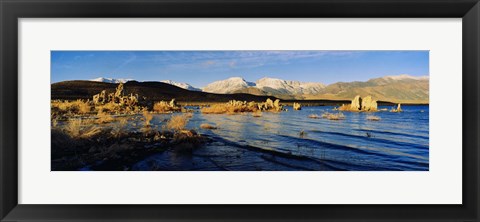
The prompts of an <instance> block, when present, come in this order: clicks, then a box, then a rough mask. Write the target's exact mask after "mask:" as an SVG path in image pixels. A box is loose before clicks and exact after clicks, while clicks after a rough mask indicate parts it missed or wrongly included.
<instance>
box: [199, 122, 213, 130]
mask: <svg viewBox="0 0 480 222" xmlns="http://www.w3.org/2000/svg"><path fill="white" fill-rule="evenodd" d="M200 128H202V129H217V127H216V126H212V125H210V124H208V123H202V125H200Z"/></svg>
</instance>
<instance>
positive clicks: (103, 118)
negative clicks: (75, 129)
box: [97, 110, 114, 124]
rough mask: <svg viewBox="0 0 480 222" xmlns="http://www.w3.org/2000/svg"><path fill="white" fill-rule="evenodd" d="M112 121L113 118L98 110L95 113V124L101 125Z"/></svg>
mask: <svg viewBox="0 0 480 222" xmlns="http://www.w3.org/2000/svg"><path fill="white" fill-rule="evenodd" d="M113 120H114V119H113V117H112V116H111V115H110V114H108V113H105V112H103V111H102V110H99V111H98V113H97V123H99V124H103V123H109V122H112V121H113Z"/></svg>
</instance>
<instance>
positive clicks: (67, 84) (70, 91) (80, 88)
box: [51, 80, 392, 105]
mask: <svg viewBox="0 0 480 222" xmlns="http://www.w3.org/2000/svg"><path fill="white" fill-rule="evenodd" d="M117 86H118V84H115V83H105V82H94V81H84V80H74V81H64V82H58V83H53V84H52V85H51V99H52V100H55V99H62V100H76V99H92V97H93V95H95V94H97V93H100V92H101V91H102V90H107V93H113V92H115V89H116V88H117ZM124 90H125V93H126V94H130V93H133V94H138V95H139V96H144V97H146V98H147V100H149V101H160V100H164V101H169V100H171V99H176V100H177V101H178V102H202V103H203V102H228V101H229V100H240V101H256V102H263V101H265V100H266V99H267V98H270V99H272V100H275V99H276V97H273V96H257V95H251V94H246V93H234V94H215V93H207V92H199V91H190V90H186V89H183V88H180V87H177V86H174V85H170V84H167V83H162V82H137V81H130V82H127V83H125V84H124ZM281 102H282V103H284V104H290V105H291V103H293V102H299V103H301V104H302V105H341V104H348V103H350V101H349V100H281ZM378 102H379V105H392V103H389V102H383V101H378Z"/></svg>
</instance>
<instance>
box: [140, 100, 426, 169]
mask: <svg viewBox="0 0 480 222" xmlns="http://www.w3.org/2000/svg"><path fill="white" fill-rule="evenodd" d="M289 108H290V110H289V111H288V112H281V113H267V112H265V113H263V115H262V117H253V116H252V115H250V114H238V115H223V114H220V115H216V114H209V115H206V114H201V113H199V112H195V113H194V116H193V117H192V118H191V119H190V121H189V123H188V128H192V129H196V130H197V131H198V132H199V133H201V134H203V135H206V136H208V137H209V138H211V141H210V142H208V143H207V144H205V145H204V146H202V147H199V148H197V149H195V151H194V152H193V153H192V154H191V155H185V154H178V153H175V152H171V151H165V152H163V153H159V154H155V155H153V156H150V157H148V158H147V159H145V160H143V161H141V162H139V163H137V164H136V165H135V166H134V168H133V169H134V170H152V169H154V170H204V171H207V170H208V171H210V170H237V171H251V170H275V171H278V170H317V171H318V170H350V171H399V170H401V171H426V170H428V169H429V107H428V106H403V107H402V108H403V111H404V112H401V113H391V112H388V111H385V112H377V113H374V114H373V115H375V116H378V117H380V118H381V120H380V121H368V120H367V116H368V115H372V114H370V113H352V112H343V114H344V115H345V119H344V120H338V121H335V120H328V119H322V118H320V119H311V118H308V116H309V115H310V114H317V115H321V114H322V113H324V112H335V111H332V108H333V107H331V106H319V107H303V109H302V110H301V111H293V110H291V107H289ZM379 108H388V109H390V108H391V107H379ZM169 117H170V116H169V115H156V116H155V119H154V123H155V124H157V125H158V126H159V127H160V126H161V125H162V124H165V122H164V121H163V120H164V119H167V118H169ZM202 123H209V124H212V125H216V126H217V127H218V129H215V130H208V129H201V128H200V125H201V124H202ZM302 131H303V132H304V133H303V134H301V133H300V132H302Z"/></svg>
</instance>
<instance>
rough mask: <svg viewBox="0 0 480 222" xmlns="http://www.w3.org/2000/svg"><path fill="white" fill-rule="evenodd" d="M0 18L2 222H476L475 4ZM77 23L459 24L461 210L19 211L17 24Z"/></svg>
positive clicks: (12, 7)
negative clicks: (316, 20)
mask: <svg viewBox="0 0 480 222" xmlns="http://www.w3.org/2000/svg"><path fill="white" fill-rule="evenodd" d="M0 15H1V18H0V19H1V21H0V22H1V25H0V28H1V37H0V44H1V55H0V56H1V59H0V67H1V75H0V84H1V86H0V87H1V88H0V108H1V111H0V132H1V133H0V146H1V147H0V218H1V221H74V220H75V221H105V220H109V221H152V220H159V221H195V220H201V221H262V220H269V221H307V220H308V221H373V220H377V221H479V215H480V212H479V202H478V201H479V197H480V196H479V194H480V192H479V184H478V180H479V172H480V171H479V160H480V158H479V152H478V148H479V141H478V135H479V131H478V127H479V118H478V117H479V103H478V99H479V92H480V90H479V88H480V84H479V78H478V77H479V71H480V69H479V68H480V67H479V66H480V65H479V53H480V49H479V46H480V45H479V40H480V36H479V31H480V29H479V28H480V27H479V25H480V20H479V19H480V18H479V16H480V5H479V3H478V0H366V1H360V0H297V1H295V0H258V1H253V0H243V1H241V0H221V1H220V0H142V1H135V0H119V1H108V0H100V1H93V0H63V1H59V0H37V1H34V0H16V1H14V0H0ZM77 17H79V18H80V17H87V18H107V17H108V18H123V17H126V18H131V17H194V18H195V17H211V18H227V17H250V18H251V17H258V18H283V17H284V18H294V17H302V18H312V17H349V18H352V17H360V18H365V17H369V18H403V17H405V18H444V17H449V18H462V21H463V22H462V32H463V33H462V35H463V39H462V41H463V43H462V44H463V54H462V56H463V67H462V68H463V76H462V78H463V79H462V84H463V89H462V94H463V99H462V104H463V105H462V107H463V118H462V122H463V147H462V149H463V154H462V157H463V171H462V172H463V175H462V178H463V181H462V183H463V204H461V205H24V204H18V196H17V193H18V154H17V151H18V130H19V128H18V68H17V64H18V22H17V21H18V19H19V18H77ZM445 44H448V42H446V43H445ZM438 195H442V194H441V193H439V194H438Z"/></svg>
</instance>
